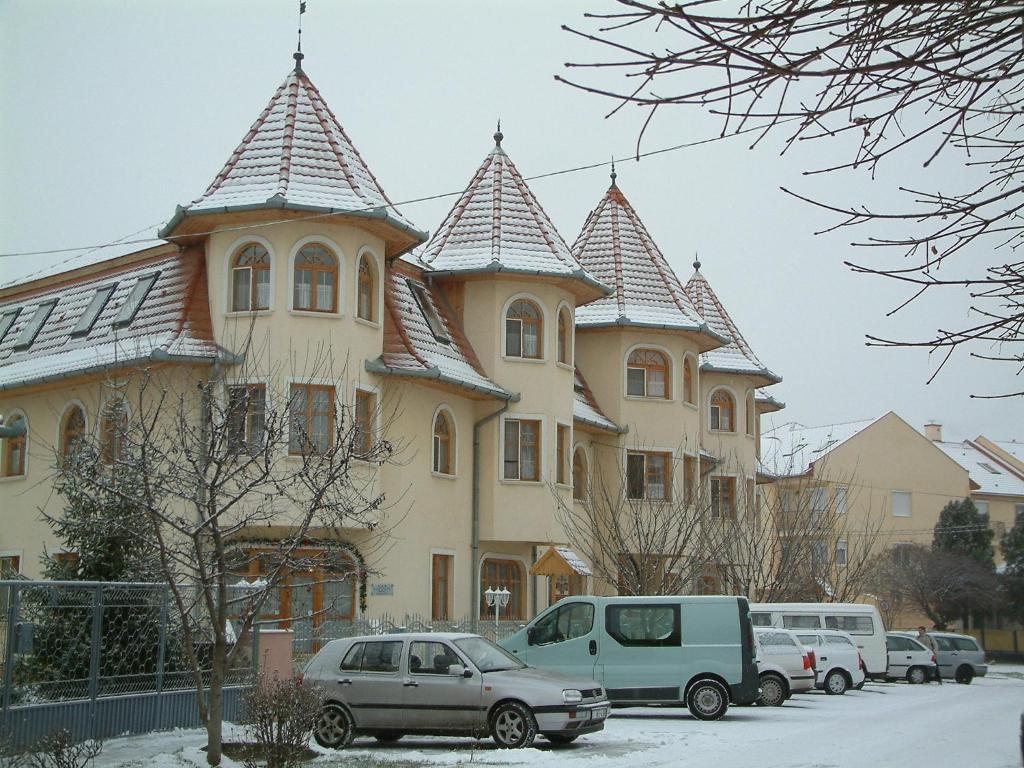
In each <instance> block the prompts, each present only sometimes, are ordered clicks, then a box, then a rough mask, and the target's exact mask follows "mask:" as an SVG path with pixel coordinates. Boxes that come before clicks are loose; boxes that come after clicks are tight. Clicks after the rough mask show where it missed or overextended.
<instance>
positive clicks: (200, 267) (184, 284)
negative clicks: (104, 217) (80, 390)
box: [0, 248, 223, 389]
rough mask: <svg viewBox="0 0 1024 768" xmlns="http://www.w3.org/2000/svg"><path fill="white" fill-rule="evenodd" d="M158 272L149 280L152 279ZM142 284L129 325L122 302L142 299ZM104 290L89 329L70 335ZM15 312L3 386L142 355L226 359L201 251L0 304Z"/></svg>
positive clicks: (3, 360)
mask: <svg viewBox="0 0 1024 768" xmlns="http://www.w3.org/2000/svg"><path fill="white" fill-rule="evenodd" d="M154 275H155V278H153V281H152V283H151V285H150V284H149V282H148V280H147V278H149V277H152V276H154ZM137 285H142V286H144V285H150V287H149V289H148V291H147V292H145V293H144V294H142V299H141V303H140V304H139V305H138V309H137V311H135V312H134V313H133V314H131V316H130V317H128V322H125V321H124V319H125V316H124V315H123V314H122V307H123V306H124V305H125V304H126V303H128V302H129V300H130V299H131V298H132V295H133V292H134V293H135V298H138V295H139V294H140V293H141V290H140V289H136V286H137ZM100 289H110V293H109V298H107V299H106V302H105V303H103V304H102V308H101V309H99V312H98V314H97V315H96V317H95V319H94V321H93V322H92V324H91V327H85V328H84V329H81V327H80V332H78V333H73V331H75V329H76V326H77V325H78V324H79V321H80V319H81V318H82V316H83V314H85V311H86V309H87V308H88V307H89V306H90V304H91V303H92V302H94V301H96V302H97V303H98V302H99V300H98V299H97V298H96V297H97V296H98V294H99V293H100ZM102 294H103V295H106V290H104V291H103V292H102ZM50 304H52V309H51V310H50V312H49V315H48V316H47V317H46V319H45V321H44V322H43V323H42V325H41V327H40V328H39V332H38V333H37V334H36V336H35V337H34V339H31V344H30V345H29V346H27V347H24V344H22V345H20V346H21V347H22V348H17V349H16V346H19V344H18V342H19V341H24V339H19V336H22V331H23V329H24V328H25V327H26V326H28V325H29V324H30V323H31V322H32V320H33V318H34V317H36V316H37V315H36V310H37V308H39V307H46V306H48V305H50ZM95 306H96V304H93V307H94V308H95ZM15 310H17V312H18V314H17V318H16V320H15V321H14V323H13V325H11V327H10V328H9V329H8V330H7V333H6V334H5V335H4V337H3V339H0V389H12V388H15V387H20V386H26V385H28V384H34V383H38V382H41V381H47V380H51V379H57V378H66V377H70V376H75V375H81V374H85V373H89V372H92V371H96V370H106V369H109V368H112V367H118V366H120V365H129V364H134V363H139V362H140V361H143V360H156V359H160V360H162V359H177V360H179V361H185V362H189V361H191V362H200V361H210V362H212V361H213V360H215V359H217V358H218V357H219V356H223V355H222V353H221V350H219V349H218V347H217V345H216V344H215V343H214V339H213V330H212V325H211V322H210V311H209V305H208V302H207V284H206V268H205V261H204V259H203V254H202V249H201V248H190V249H187V250H185V251H184V252H182V253H178V252H177V251H176V250H175V251H174V252H172V253H169V254H168V253H164V254H162V255H158V256H155V257H153V258H150V259H145V260H142V261H134V262H131V263H127V264H124V263H122V264H119V265H115V266H113V267H111V268H110V269H107V270H103V271H100V272H97V273H94V274H91V275H88V276H86V277H78V278H76V277H71V278H69V279H68V280H66V281H63V282H61V283H57V284H55V285H51V286H47V287H46V288H45V289H44V290H43V291H39V292H31V293H30V294H29V295H28V296H26V295H17V294H16V295H14V296H11V297H9V298H8V299H6V300H4V301H2V302H0V317H2V316H9V313H11V312H12V311H15Z"/></svg>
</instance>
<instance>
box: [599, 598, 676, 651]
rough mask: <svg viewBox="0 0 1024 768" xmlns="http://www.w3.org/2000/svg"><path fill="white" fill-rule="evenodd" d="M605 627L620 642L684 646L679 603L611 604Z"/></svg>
mask: <svg viewBox="0 0 1024 768" xmlns="http://www.w3.org/2000/svg"><path fill="white" fill-rule="evenodd" d="M604 626H605V630H606V631H607V632H608V634H609V635H611V636H612V638H613V639H614V640H615V642H617V643H618V644H619V645H623V646H627V647H646V648H667V647H676V648H677V647H679V646H680V645H682V631H681V629H680V620H679V604H678V603H676V604H672V605H659V604H650V605H609V606H606V607H605V609H604Z"/></svg>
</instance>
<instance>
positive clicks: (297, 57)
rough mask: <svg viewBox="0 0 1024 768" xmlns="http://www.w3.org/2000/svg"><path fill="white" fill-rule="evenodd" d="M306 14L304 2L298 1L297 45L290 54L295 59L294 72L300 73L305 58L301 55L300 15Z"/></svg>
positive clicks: (304, 0)
mask: <svg viewBox="0 0 1024 768" xmlns="http://www.w3.org/2000/svg"><path fill="white" fill-rule="evenodd" d="M305 12H306V0H299V45H298V48H296V50H295V53H293V54H292V58H293V59H295V71H296V72H301V71H302V60H303V59H304V58H305V56H303V55H302V14H304V13H305Z"/></svg>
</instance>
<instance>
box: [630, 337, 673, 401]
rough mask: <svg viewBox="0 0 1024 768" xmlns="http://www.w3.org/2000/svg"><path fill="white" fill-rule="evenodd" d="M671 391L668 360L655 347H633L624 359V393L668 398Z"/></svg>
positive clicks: (632, 395) (635, 395) (634, 395)
mask: <svg viewBox="0 0 1024 768" xmlns="http://www.w3.org/2000/svg"><path fill="white" fill-rule="evenodd" d="M670 391H671V386H670V380H669V371H668V360H667V358H666V357H665V355H664V353H662V352H659V351H658V350H656V349H634V350H633V351H632V352H630V353H629V359H628V360H627V361H626V394H627V395H630V396H631V397H652V398H663V399H664V398H668V397H669V392H670Z"/></svg>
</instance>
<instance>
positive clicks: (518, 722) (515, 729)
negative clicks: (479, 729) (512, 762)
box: [491, 701, 537, 749]
mask: <svg viewBox="0 0 1024 768" xmlns="http://www.w3.org/2000/svg"><path fill="white" fill-rule="evenodd" d="M491 738H493V739H494V743H495V744H497V745H498V746H499V747H501V748H502V749H522V748H524V747H528V746H530V745H531V744H533V740H534V739H535V738H537V721H536V720H535V719H534V718H533V713H532V712H530V708H529V707H527V706H526V705H525V704H520V703H519V702H518V701H506V702H505V703H504V704H501V705H499V706H498V708H497V709H495V710H494V714H492V715H491Z"/></svg>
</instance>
